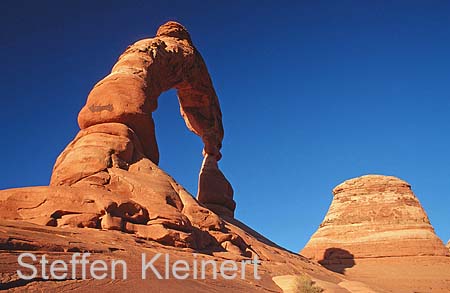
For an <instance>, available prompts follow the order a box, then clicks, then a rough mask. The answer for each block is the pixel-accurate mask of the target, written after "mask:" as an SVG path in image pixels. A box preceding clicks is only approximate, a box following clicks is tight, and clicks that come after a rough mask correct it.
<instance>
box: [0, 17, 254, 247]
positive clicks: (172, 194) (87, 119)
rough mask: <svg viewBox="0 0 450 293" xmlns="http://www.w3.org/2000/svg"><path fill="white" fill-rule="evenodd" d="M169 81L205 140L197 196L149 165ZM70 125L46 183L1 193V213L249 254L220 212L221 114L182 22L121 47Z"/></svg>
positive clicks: (226, 198) (224, 204) (228, 190)
mask: <svg viewBox="0 0 450 293" xmlns="http://www.w3.org/2000/svg"><path fill="white" fill-rule="evenodd" d="M171 88H175V89H177V91H178V99H179V103H180V111H181V115H182V116H183V118H184V120H185V121H186V125H187V127H188V129H190V130H191V131H193V132H194V133H195V134H197V135H198V136H200V138H201V139H202V141H203V143H204V148H203V155H204V163H203V166H202V169H201V171H200V175H199V191H198V197H197V198H198V200H196V199H195V198H194V197H193V196H191V195H190V194H189V193H188V192H187V191H186V190H185V189H184V188H183V187H182V186H180V185H179V184H178V183H177V182H176V181H175V180H174V179H173V178H172V177H171V176H169V175H168V174H167V173H165V172H164V171H163V170H161V169H160V168H159V167H158V161H159V151H158V146H157V142H156V138H155V127H154V122H153V118H152V113H153V112H154V111H155V110H156V109H157V99H158V97H159V95H160V94H161V93H162V92H163V91H166V90H169V89H171ZM78 123H79V126H80V131H79V133H78V134H77V136H76V137H75V138H74V139H73V141H72V142H70V143H69V145H68V146H67V147H66V148H65V150H64V151H63V152H62V153H61V154H60V155H59V157H58V158H57V160H56V163H55V165H54V169H53V173H52V177H51V182H50V186H49V187H30V188H21V189H13V190H4V191H1V192H0V208H2V209H3V210H4V211H5V212H4V213H2V215H1V218H4V219H15V220H18V219H19V220H25V221H28V222H33V223H37V224H42V225H47V226H58V227H62V226H70V227H89V228H99V229H100V228H101V229H106V230H119V231H123V232H126V233H132V234H136V235H138V236H140V237H143V238H147V239H151V240H155V241H158V242H160V243H162V244H165V245H170V246H177V247H186V248H193V249H197V250H227V251H233V252H235V253H237V254H242V255H250V254H251V253H252V252H251V250H250V249H249V247H248V245H247V244H246V243H245V241H243V240H242V239H241V237H240V236H238V235H236V234H233V233H232V232H230V231H229V229H227V228H225V223H224V220H223V219H222V218H221V216H222V217H226V218H229V219H231V218H232V217H233V214H234V209H235V202H234V200H233V189H232V187H231V184H230V183H229V182H228V180H227V179H226V178H225V176H224V175H223V173H222V172H221V171H220V170H219V167H218V163H217V162H218V161H219V160H220V158H221V153H220V149H221V146H222V139H223V135H224V131H223V126H222V113H221V110H220V106H219V100H218V98H217V95H216V93H215V90H214V87H213V84H212V81H211V78H210V76H209V73H208V70H207V68H206V65H205V62H204V61H203V59H202V57H201V55H200V53H199V52H198V51H197V49H196V48H195V47H194V45H193V44H192V41H191V38H190V36H189V33H188V32H187V30H186V29H185V28H184V27H183V26H182V25H181V24H179V23H176V22H172V21H171V22H168V23H166V24H164V25H162V26H161V27H160V28H159V29H158V31H157V34H156V36H155V37H154V38H150V39H144V40H140V41H138V42H136V43H134V44H133V45H131V46H129V47H128V48H127V49H126V50H125V52H124V53H123V54H122V55H121V56H120V57H119V59H118V61H117V63H116V64H115V65H114V67H113V69H112V71H111V73H110V74H109V75H107V76H106V77H105V78H103V79H102V80H101V81H99V82H98V83H97V84H96V85H95V86H94V88H93V89H92V91H91V92H90V93H89V95H88V97H87V101H86V105H85V106H84V107H83V108H82V109H81V111H80V113H79V115H78ZM180 151H182V146H180Z"/></svg>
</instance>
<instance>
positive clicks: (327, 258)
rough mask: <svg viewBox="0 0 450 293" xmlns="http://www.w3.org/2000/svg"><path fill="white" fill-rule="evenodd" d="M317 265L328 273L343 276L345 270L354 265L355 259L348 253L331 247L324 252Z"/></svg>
mask: <svg viewBox="0 0 450 293" xmlns="http://www.w3.org/2000/svg"><path fill="white" fill-rule="evenodd" d="M319 263H320V264H321V265H322V266H323V267H325V268H326V269H328V270H330V271H333V272H336V273H339V274H344V273H345V270H346V269H347V268H351V267H353V266H354V265H355V258H354V255H353V254H351V253H350V252H349V251H347V250H345V249H341V248H336V247H333V248H328V249H327V250H326V251H325V253H324V255H323V259H322V260H319Z"/></svg>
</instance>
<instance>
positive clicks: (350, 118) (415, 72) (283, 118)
mask: <svg viewBox="0 0 450 293" xmlns="http://www.w3.org/2000/svg"><path fill="white" fill-rule="evenodd" d="M244 2H245V4H244ZM290 2H292V3H290ZM294 2H297V4H294ZM172 19H173V20H177V21H179V22H181V23H182V24H184V25H185V26H186V27H187V28H188V30H189V31H190V33H191V35H192V38H193V40H194V43H195V44H196V46H197V48H198V49H199V50H200V52H201V53H202V55H203V57H204V59H205V61H206V63H207V65H208V68H209V71H210V73H211V76H212V79H213V82H214V85H215V87H216V91H217V93H218V96H219V99H220V102H221V106H222V112H223V119H224V121H223V122H224V127H225V140H224V147H223V155H224V156H223V159H222V161H221V163H220V165H221V168H222V169H223V171H224V173H225V174H226V176H227V177H228V178H229V180H230V181H231V183H232V184H233V186H234V189H235V200H236V201H237V211H236V216H237V218H239V219H240V220H242V221H243V222H245V223H246V224H248V225H249V226H251V227H253V228H254V229H256V230H257V231H259V232H261V233H262V234H264V235H265V236H267V237H268V238H270V239H272V240H273V241H275V242H277V243H279V244H280V245H282V246H285V247H286V248H288V249H291V250H293V251H298V250H300V249H301V248H302V247H303V245H304V244H305V243H306V241H307V240H308V239H309V237H310V235H311V234H312V233H313V232H314V231H315V230H316V229H317V227H318V225H319V224H320V222H321V221H322V219H323V217H324V215H325V213H326V211H327V209H328V207H329V204H330V202H331V200H332V195H331V190H332V188H333V187H334V186H336V185H337V184H339V183H340V182H342V181H343V180H345V179H349V178H352V177H356V176H360V175H364V174H369V173H377V174H386V175H395V176H398V177H400V178H402V179H405V180H407V181H408V182H409V183H410V184H412V186H413V190H414V192H415V193H416V195H417V196H418V197H419V199H420V201H421V203H422V204H423V206H424V208H425V210H426V211H427V213H428V215H429V217H430V219H431V221H432V224H433V225H434V227H435V229H436V232H437V233H438V235H439V236H440V237H441V238H443V240H444V241H447V240H448V239H449V238H450V221H449V218H450V216H449V215H450V196H449V195H450V176H449V174H450V172H449V168H450V58H449V52H450V2H449V1H411V0H408V1H287V2H283V1H173V0H171V1H123V0H122V1H2V3H1V9H0V54H1V68H2V73H1V79H0V86H1V92H0V93H1V102H2V106H1V108H0V111H1V113H0V125H2V128H1V151H2V152H1V153H2V166H3V167H2V168H0V170H1V171H0V176H1V180H0V189H4V188H10V187H19V186H30V185H46V184H48V182H49V178H50V174H51V170H52V166H53V163H54V161H55V158H56V157H57V156H58V154H59V153H60V152H61V151H62V150H63V148H64V147H65V146H66V145H67V144H68V143H69V141H70V140H71V139H72V138H73V137H74V136H75V135H76V133H77V131H78V126H77V123H76V117H77V114H78V111H79V110H80V109H81V107H82V106H83V104H84V103H85V100H86V96H87V94H88V92H89V91H90V89H91V87H92V86H93V85H94V84H95V83H96V82H97V81H98V80H100V79H101V78H103V77H104V76H105V75H106V74H107V73H108V72H109V71H110V69H111V67H112V66H113V64H114V62H115V61H116V60H117V57H118V56H119V55H120V54H121V52H122V51H123V50H124V49H125V48H126V47H127V46H128V45H129V44H130V43H132V42H134V41H136V40H139V39H142V38H146V37H151V36H153V35H154V33H155V31H156V29H157V27H158V26H159V25H160V24H162V23H164V22H165V21H167V20H172ZM159 102H160V107H159V109H158V111H157V112H156V113H155V119H156V125H157V137H158V142H159V146H160V152H161V163H160V165H161V167H162V168H163V169H165V170H167V171H168V172H169V173H170V174H171V175H173V176H174V177H175V178H176V179H177V180H178V181H179V182H180V183H182V184H183V185H184V186H186V188H188V190H190V191H191V193H193V194H195V193H196V188H197V187H196V186H197V174H198V171H199V167H200V164H201V160H202V157H201V148H202V145H201V141H200V139H199V138H198V137H197V136H195V135H194V134H192V133H190V132H189V131H188V130H187V128H186V127H185V125H184V122H183V120H182V118H181V117H180V115H179V108H178V105H177V100H176V96H175V93H174V92H173V91H171V92H168V93H166V94H164V95H163V96H161V98H160V101H159Z"/></svg>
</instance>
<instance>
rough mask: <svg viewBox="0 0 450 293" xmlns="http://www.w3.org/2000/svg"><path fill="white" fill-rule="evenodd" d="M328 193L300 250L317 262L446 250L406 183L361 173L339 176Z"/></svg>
mask: <svg viewBox="0 0 450 293" xmlns="http://www.w3.org/2000/svg"><path fill="white" fill-rule="evenodd" d="M333 194H334V198H333V202H332V203H331V206H330V209H329V210H328V213H327V215H326V216H325V219H324V220H323V222H322V224H321V225H320V227H319V229H318V230H317V232H316V233H314V235H313V236H312V237H311V239H310V240H309V242H308V243H307V244H306V246H305V248H304V249H303V250H302V251H301V254H302V255H304V256H306V257H309V258H312V259H315V260H317V261H319V262H320V263H321V264H323V265H326V264H328V263H342V262H347V263H351V262H353V258H378V257H392V256H423V255H428V256H444V255H448V250H447V249H445V247H444V245H443V243H442V241H441V240H440V239H439V238H438V237H437V236H436V234H435V233H434V229H433V227H432V226H431V224H430V221H429V219H428V217H427V215H426V213H425V211H424V209H423V208H422V206H421V205H420V203H419V201H418V199H417V198H416V196H415V195H414V193H413V192H412V190H411V186H410V185H409V184H408V183H407V182H405V181H403V180H400V179H398V178H396V177H392V176H382V175H367V176H362V177H359V178H354V179H350V180H347V181H345V182H344V183H342V184H340V185H338V186H337V187H336V188H334V190H333Z"/></svg>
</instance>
